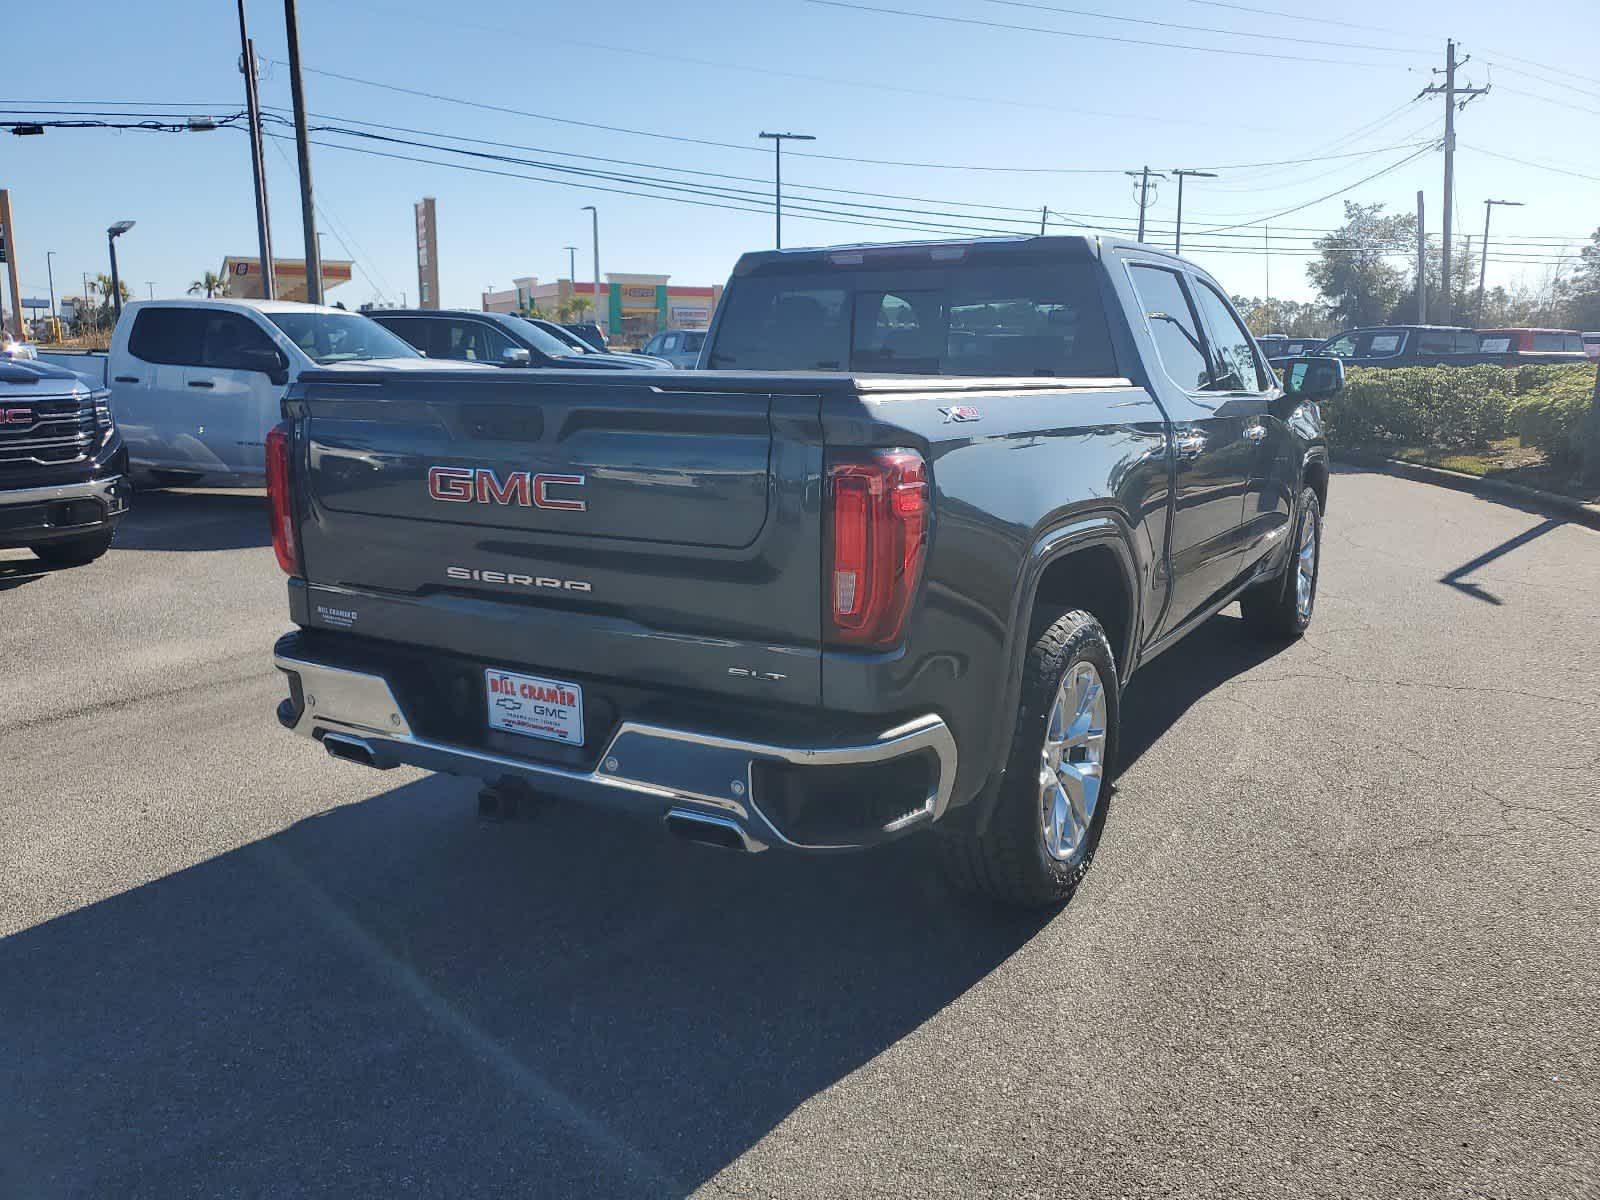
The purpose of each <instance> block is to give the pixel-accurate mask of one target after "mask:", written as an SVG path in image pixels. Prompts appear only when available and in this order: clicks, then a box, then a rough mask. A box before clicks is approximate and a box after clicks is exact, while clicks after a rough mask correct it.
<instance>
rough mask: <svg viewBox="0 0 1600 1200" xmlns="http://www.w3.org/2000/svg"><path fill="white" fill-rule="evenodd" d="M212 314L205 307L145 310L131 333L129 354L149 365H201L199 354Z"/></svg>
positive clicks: (138, 317)
mask: <svg viewBox="0 0 1600 1200" xmlns="http://www.w3.org/2000/svg"><path fill="white" fill-rule="evenodd" d="M210 315H212V314H210V313H208V312H207V311H206V310H205V309H203V308H142V309H140V310H139V315H138V316H137V317H135V318H134V321H133V331H132V332H131V333H129V334H128V353H129V354H131V355H133V356H134V357H135V358H139V359H143V360H144V361H145V362H147V363H162V364H165V365H168V366H175V367H198V366H202V365H203V364H202V362H201V359H200V351H201V347H202V345H203V344H204V341H205V328H206V318H207V317H208V316H210Z"/></svg>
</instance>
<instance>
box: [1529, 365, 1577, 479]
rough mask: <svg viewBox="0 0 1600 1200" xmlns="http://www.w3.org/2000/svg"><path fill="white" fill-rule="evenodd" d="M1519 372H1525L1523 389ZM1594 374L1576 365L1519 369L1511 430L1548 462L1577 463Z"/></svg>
mask: <svg viewBox="0 0 1600 1200" xmlns="http://www.w3.org/2000/svg"><path fill="white" fill-rule="evenodd" d="M1523 372H1529V375H1528V377H1527V386H1526V387H1525V388H1524V387H1522V386H1521V385H1522V384H1523V382H1524V380H1523V374H1522V373H1523ZM1533 372H1539V373H1540V374H1537V375H1535V374H1532V373H1533ZM1594 375H1595V368H1594V367H1587V366H1582V365H1578V364H1574V365H1572V366H1565V367H1523V368H1521V370H1519V371H1518V376H1517V383H1518V385H1519V389H1518V390H1519V391H1521V392H1522V394H1521V395H1520V396H1518V397H1517V399H1516V400H1515V402H1513V404H1512V406H1511V413H1510V428H1511V431H1512V432H1513V433H1515V434H1516V435H1517V436H1518V437H1520V438H1521V439H1522V441H1523V443H1524V444H1525V445H1529V446H1534V447H1537V448H1538V449H1539V450H1542V451H1543V452H1544V453H1545V454H1546V455H1547V456H1549V457H1550V458H1551V459H1552V460H1555V461H1558V462H1573V463H1575V462H1578V461H1580V460H1581V459H1582V457H1583V448H1584V442H1585V440H1586V437H1587V432H1588V421H1589V420H1590V417H1589V412H1590V408H1591V405H1592V404H1593V398H1594V383H1595V379H1594Z"/></svg>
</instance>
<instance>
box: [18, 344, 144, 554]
mask: <svg viewBox="0 0 1600 1200" xmlns="http://www.w3.org/2000/svg"><path fill="white" fill-rule="evenodd" d="M127 473H128V452H127V450H126V449H125V448H124V447H123V444H122V435H121V434H119V433H118V432H117V428H116V425H115V423H114V422H113V421H112V419H111V394H110V393H109V392H108V391H106V390H104V389H103V388H102V389H99V390H91V389H90V388H89V387H88V385H87V384H85V383H84V381H83V380H82V379H81V378H80V377H79V376H77V375H75V374H74V373H73V372H71V371H68V370H66V369H65V368H64V367H55V366H50V365H49V364H47V363H41V362H35V361H29V360H17V361H8V360H0V548H5V549H14V548H16V547H21V546H26V547H28V548H30V549H31V550H32V551H33V553H34V555H35V556H36V557H37V558H39V559H40V560H41V561H43V562H44V563H45V564H47V565H49V566H58V567H71V566H81V565H82V564H84V563H87V562H91V561H93V560H94V559H96V558H99V557H100V556H101V555H102V554H104V553H105V552H106V551H107V550H109V549H110V548H111V538H112V536H113V534H114V533H115V531H116V527H117V524H118V523H119V522H120V521H121V520H122V517H123V515H124V514H125V513H126V512H127V509H128V498H129V495H130V492H129V488H128V484H127V478H126V477H127Z"/></svg>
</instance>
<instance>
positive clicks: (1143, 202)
mask: <svg viewBox="0 0 1600 1200" xmlns="http://www.w3.org/2000/svg"><path fill="white" fill-rule="evenodd" d="M1123 174H1124V175H1131V176H1133V177H1134V178H1135V179H1137V180H1138V181H1139V240H1140V241H1141V242H1142V241H1144V210H1145V209H1147V208H1149V207H1150V177H1151V176H1152V175H1154V176H1155V177H1156V178H1157V179H1165V178H1166V176H1165V175H1163V174H1162V173H1161V172H1160V171H1152V170H1151V169H1150V168H1149V167H1148V166H1146V167H1143V168H1142V169H1140V170H1138V171H1124V172H1123Z"/></svg>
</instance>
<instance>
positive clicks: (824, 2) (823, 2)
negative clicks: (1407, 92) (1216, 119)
mask: <svg viewBox="0 0 1600 1200" xmlns="http://www.w3.org/2000/svg"><path fill="white" fill-rule="evenodd" d="M801 3H803V4H816V5H820V6H822V7H824V8H847V9H853V10H854V11H856V12H869V13H879V14H883V15H887V16H895V17H912V18H914V19H916V20H921V21H942V22H945V23H946V24H951V25H970V26H977V27H980V28H984V29H1005V30H1010V31H1013V32H1018V33H1043V34H1047V35H1049V36H1052V37H1064V38H1074V39H1078V38H1086V39H1088V40H1090V41H1096V42H1120V43H1122V44H1123V45H1127V46H1155V47H1158V48H1160V49H1163V50H1187V51H1190V52H1193V53H1199V54H1228V55H1234V56H1237V57H1241V58H1270V59H1276V60H1277V61H1279V62H1304V63H1323V64H1326V65H1329V66H1338V67H1387V66H1390V65H1392V64H1389V63H1374V62H1361V61H1360V60H1358V59H1350V58H1312V57H1310V56H1308V55H1303V54H1273V53H1272V52H1271V51H1268V50H1229V49H1226V48H1224V47H1221V46H1190V45H1185V44H1184V43H1182V42H1157V41H1153V40H1151V39H1149V38H1128V37H1116V36H1114V35H1112V34H1109V33H1078V32H1070V31H1068V30H1065V29H1047V28H1045V27H1043V26H1040V25H1012V24H1009V23H1007V22H1005V21H985V20H983V19H982V18H981V17H955V16H950V15H949V14H947V13H927V12H916V11H914V10H912V9H906V8H879V7H877V6H876V5H871V4H857V3H851V2H850V0H801Z"/></svg>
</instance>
